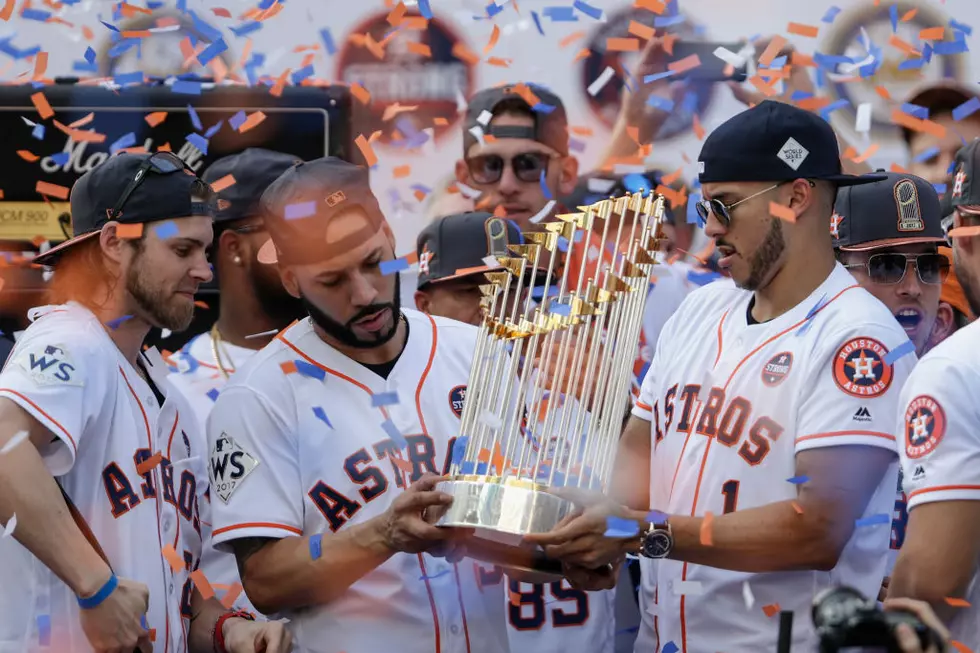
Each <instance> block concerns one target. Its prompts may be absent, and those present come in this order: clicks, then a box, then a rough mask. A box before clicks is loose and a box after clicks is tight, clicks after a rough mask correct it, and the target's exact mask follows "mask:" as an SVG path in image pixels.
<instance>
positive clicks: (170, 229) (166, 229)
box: [153, 220, 180, 240]
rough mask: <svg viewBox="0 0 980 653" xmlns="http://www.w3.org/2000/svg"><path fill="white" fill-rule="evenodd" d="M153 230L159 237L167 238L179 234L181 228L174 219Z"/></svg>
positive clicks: (161, 238)
mask: <svg viewBox="0 0 980 653" xmlns="http://www.w3.org/2000/svg"><path fill="white" fill-rule="evenodd" d="M153 231H154V232H156V235H157V238H159V239H160V240H166V239H167V238H173V237H174V236H176V235H177V234H179V233H180V228H179V227H178V226H177V223H176V222H174V221H173V220H167V221H166V222H164V223H163V224H162V225H159V226H158V227H157V228H156V229H154V230H153Z"/></svg>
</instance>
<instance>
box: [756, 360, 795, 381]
mask: <svg viewBox="0 0 980 653" xmlns="http://www.w3.org/2000/svg"><path fill="white" fill-rule="evenodd" d="M792 367H793V354H792V353H790V352H788V351H784V352H781V353H779V354H776V355H775V356H773V357H772V358H770V359H769V362H767V363H766V364H765V365H763V366H762V382H763V383H765V384H766V385H767V386H769V387H773V386H777V385H779V384H780V383H782V382H783V379H785V378H786V376H787V375H788V374H789V371H790V369H792Z"/></svg>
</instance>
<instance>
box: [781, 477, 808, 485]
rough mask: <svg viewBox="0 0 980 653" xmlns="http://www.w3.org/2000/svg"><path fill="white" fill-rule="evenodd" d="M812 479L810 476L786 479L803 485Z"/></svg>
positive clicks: (794, 483)
mask: <svg viewBox="0 0 980 653" xmlns="http://www.w3.org/2000/svg"><path fill="white" fill-rule="evenodd" d="M809 480H810V477H809V476H794V477H793V478H788V479H786V482H787V483H792V484H793V485H803V484H804V483H806V482H807V481H809Z"/></svg>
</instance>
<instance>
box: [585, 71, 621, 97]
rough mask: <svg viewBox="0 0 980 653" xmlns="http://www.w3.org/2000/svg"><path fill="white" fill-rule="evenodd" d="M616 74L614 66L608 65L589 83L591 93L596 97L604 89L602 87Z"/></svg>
mask: <svg viewBox="0 0 980 653" xmlns="http://www.w3.org/2000/svg"><path fill="white" fill-rule="evenodd" d="M615 74H616V71H615V70H613V68H612V66H606V69H605V70H603V71H602V73H601V74H600V75H599V76H598V77H596V79H595V81H594V82H592V83H591V84H589V88H588V91H589V95H591V96H592V97H595V96H596V95H597V94H598V93H599V91H601V90H602V87H603V86H605V85H606V84H608V83H609V80H610V79H612V78H613V75H615Z"/></svg>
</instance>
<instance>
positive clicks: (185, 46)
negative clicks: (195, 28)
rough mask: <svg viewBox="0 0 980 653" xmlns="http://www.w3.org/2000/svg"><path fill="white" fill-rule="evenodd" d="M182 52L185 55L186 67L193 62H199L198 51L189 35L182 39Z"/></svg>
mask: <svg viewBox="0 0 980 653" xmlns="http://www.w3.org/2000/svg"><path fill="white" fill-rule="evenodd" d="M180 54H181V56H182V57H184V64H183V65H184V67H185V68H186V67H187V66H189V65H190V64H192V63H195V62H197V51H196V50H194V46H193V45H192V44H191V39H190V37H189V36H185V37H184V38H183V39H181V41H180Z"/></svg>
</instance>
